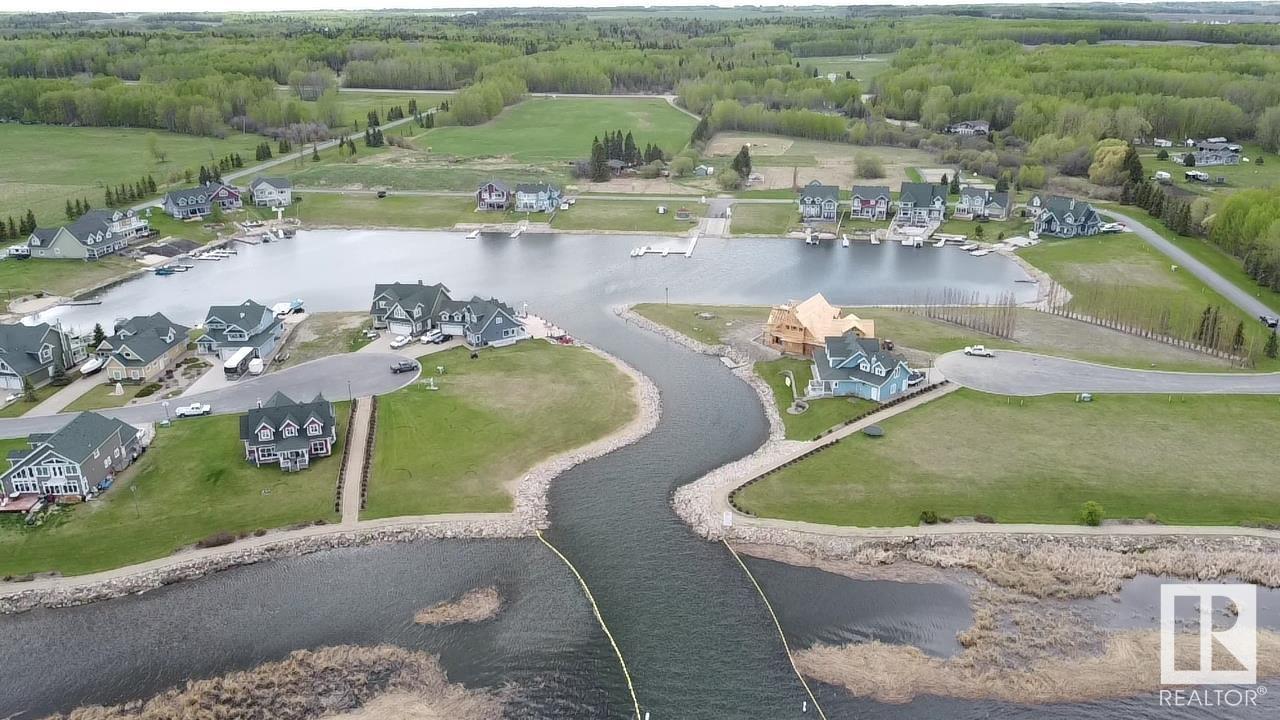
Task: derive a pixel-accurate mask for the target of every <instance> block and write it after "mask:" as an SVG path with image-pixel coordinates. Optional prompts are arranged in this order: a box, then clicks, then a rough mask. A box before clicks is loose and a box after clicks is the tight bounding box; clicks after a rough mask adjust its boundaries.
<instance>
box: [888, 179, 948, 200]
mask: <svg viewBox="0 0 1280 720" xmlns="http://www.w3.org/2000/svg"><path fill="white" fill-rule="evenodd" d="M936 198H942V199H943V200H944V201H945V200H946V198H947V186H946V185H940V184H937V183H916V182H904V183H902V188H901V190H900V191H899V193H898V202H900V203H903V202H906V203H911V204H913V205H932V204H933V201H934V200H935V199H936Z"/></svg>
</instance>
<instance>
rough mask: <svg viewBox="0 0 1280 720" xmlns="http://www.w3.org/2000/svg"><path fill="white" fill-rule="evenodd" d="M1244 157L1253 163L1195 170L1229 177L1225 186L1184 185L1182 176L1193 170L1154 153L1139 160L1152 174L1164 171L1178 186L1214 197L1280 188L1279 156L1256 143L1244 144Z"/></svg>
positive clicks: (1176, 149)
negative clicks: (1247, 190)
mask: <svg viewBox="0 0 1280 720" xmlns="http://www.w3.org/2000/svg"><path fill="white" fill-rule="evenodd" d="M1180 152H1182V148H1179V147H1172V148H1169V154H1170V155H1176V154H1178V153H1180ZM1243 155H1244V157H1247V158H1249V160H1250V162H1247V163H1240V164H1239V165H1207V166H1205V167H1201V168H1194V169H1195V170H1203V171H1205V172H1207V173H1209V176H1210V177H1212V178H1218V177H1224V178H1226V179H1227V183H1226V185H1216V184H1204V183H1188V182H1185V181H1184V176H1183V173H1184V172H1186V171H1187V170H1191V169H1193V168H1187V167H1182V166H1181V165H1178V164H1177V163H1175V162H1173V160H1157V159H1156V157H1155V156H1156V151H1155V150H1151V151H1149V152H1143V153H1141V155H1140V157H1141V159H1142V166H1143V167H1144V168H1145V169H1146V170H1147V172H1148V173H1149V174H1150V173H1155V172H1156V171H1158V170H1163V171H1165V172H1167V173H1169V174H1170V175H1172V176H1173V181H1174V183H1176V184H1177V185H1178V187H1185V188H1187V189H1188V190H1191V191H1192V192H1196V193H1199V194H1206V195H1212V194H1214V193H1221V192H1231V191H1232V190H1233V189H1237V188H1269V187H1274V186H1276V185H1280V155H1276V154H1275V153H1269V152H1263V150H1262V147H1261V146H1260V145H1258V144H1256V143H1245V144H1244V153H1243ZM1259 158H1261V159H1262V160H1264V162H1263V163H1262V164H1261V165H1259V164H1258V159H1259Z"/></svg>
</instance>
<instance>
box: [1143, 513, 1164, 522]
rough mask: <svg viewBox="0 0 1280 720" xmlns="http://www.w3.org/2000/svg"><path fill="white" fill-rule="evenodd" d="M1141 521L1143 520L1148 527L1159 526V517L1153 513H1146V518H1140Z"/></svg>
mask: <svg viewBox="0 0 1280 720" xmlns="http://www.w3.org/2000/svg"><path fill="white" fill-rule="evenodd" d="M1142 519H1143V520H1145V521H1146V522H1147V524H1148V525H1159V524H1160V518H1159V516H1157V515H1156V514H1155V513H1147V516H1146V517H1144V518H1142Z"/></svg>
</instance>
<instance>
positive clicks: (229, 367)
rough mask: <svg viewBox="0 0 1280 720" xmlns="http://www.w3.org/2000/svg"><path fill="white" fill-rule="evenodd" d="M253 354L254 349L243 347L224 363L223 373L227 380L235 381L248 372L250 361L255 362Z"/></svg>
mask: <svg viewBox="0 0 1280 720" xmlns="http://www.w3.org/2000/svg"><path fill="white" fill-rule="evenodd" d="M253 353H254V349H253V348H251V347H242V348H240V349H239V350H236V351H235V353H234V354H232V356H231V357H229V358H227V361H226V362H224V363H222V372H224V373H226V376H227V379H229V380H234V379H236V378H238V377H240V376H241V375H244V374H245V373H246V372H248V370H249V361H251V360H253Z"/></svg>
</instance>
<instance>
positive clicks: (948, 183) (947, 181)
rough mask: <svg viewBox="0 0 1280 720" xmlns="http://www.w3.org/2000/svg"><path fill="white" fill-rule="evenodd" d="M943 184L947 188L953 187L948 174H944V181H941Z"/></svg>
mask: <svg viewBox="0 0 1280 720" xmlns="http://www.w3.org/2000/svg"><path fill="white" fill-rule="evenodd" d="M941 183H942V184H943V185H946V186H947V187H951V180H949V179H948V178H947V174H946V173H942V181H941Z"/></svg>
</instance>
